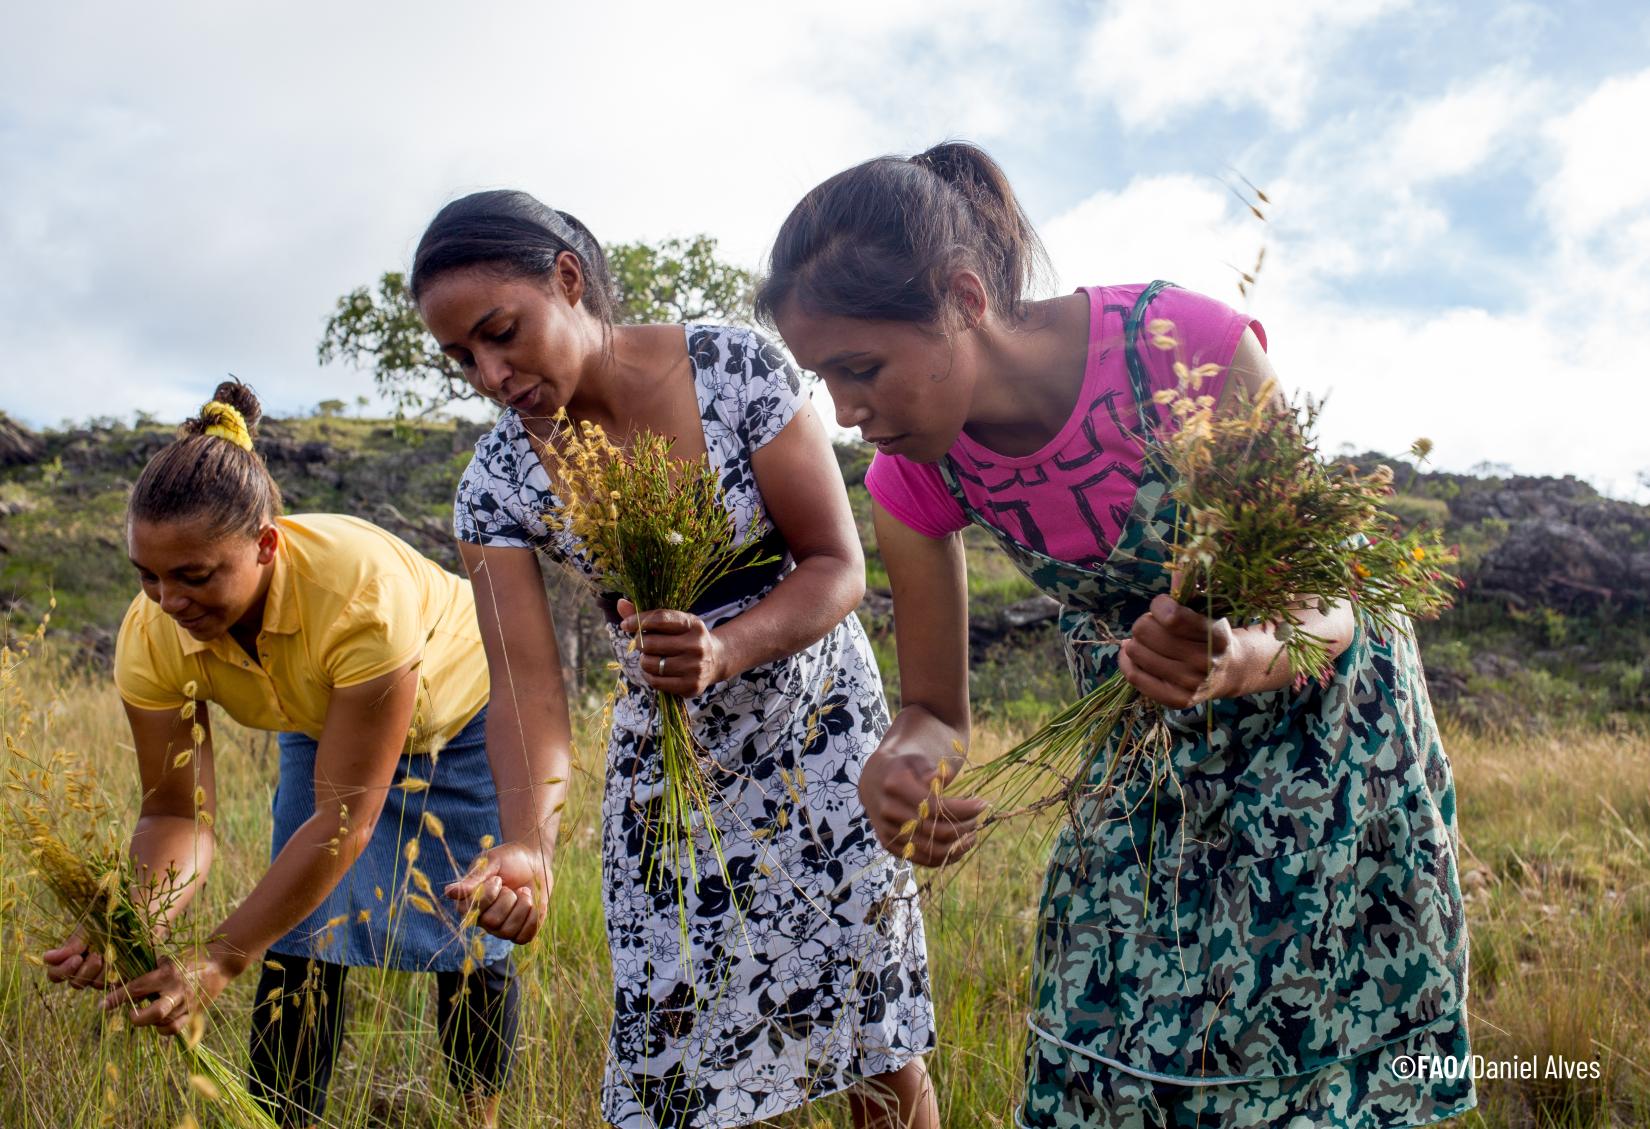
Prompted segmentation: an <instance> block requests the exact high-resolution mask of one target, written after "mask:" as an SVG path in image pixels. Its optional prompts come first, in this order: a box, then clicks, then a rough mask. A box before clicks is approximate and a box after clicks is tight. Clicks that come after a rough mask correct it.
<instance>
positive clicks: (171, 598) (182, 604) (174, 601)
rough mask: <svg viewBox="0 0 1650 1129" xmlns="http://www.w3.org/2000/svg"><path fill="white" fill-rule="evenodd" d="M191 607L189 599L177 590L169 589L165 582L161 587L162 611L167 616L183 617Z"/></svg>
mask: <svg viewBox="0 0 1650 1129" xmlns="http://www.w3.org/2000/svg"><path fill="white" fill-rule="evenodd" d="M188 606H189V597H188V596H185V595H184V594H183V593H182V592H181V591H179V590H178V589H177V588H169V587H167V585H166V584H165V582H162V583H161V586H160V610H161V611H163V612H165V613H166V614H167V615H174V616H175V615H181V614H183V611H184V609H186V608H187V607H188Z"/></svg>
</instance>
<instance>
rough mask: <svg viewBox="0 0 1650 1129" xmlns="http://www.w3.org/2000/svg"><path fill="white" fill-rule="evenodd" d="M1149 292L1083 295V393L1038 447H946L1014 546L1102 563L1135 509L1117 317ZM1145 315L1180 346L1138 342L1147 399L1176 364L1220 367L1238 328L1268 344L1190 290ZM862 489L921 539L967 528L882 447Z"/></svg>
mask: <svg viewBox="0 0 1650 1129" xmlns="http://www.w3.org/2000/svg"><path fill="white" fill-rule="evenodd" d="M1145 288H1146V287H1145V285H1144V284H1141V285H1136V286H1090V287H1083V288H1082V292H1083V293H1085V294H1087V295H1088V298H1089V357H1088V365H1087V368H1086V369H1085V371H1084V374H1083V388H1082V391H1081V393H1080V394H1079V395H1078V397H1077V404H1076V408H1075V410H1074V411H1073V412H1072V414H1071V418H1069V419H1068V420H1067V421H1066V424H1065V426H1064V427H1062V428H1061V429H1060V433H1059V434H1058V435H1056V436H1055V437H1054V438H1053V439H1051V440H1049V441H1048V443H1047V444H1045V445H1044V446H1043V448H1042V449H1041V450H1038V451H1034V452H1033V453H1031V454H1029V455H1019V456H1010V455H1000V454H998V453H997V452H995V451H992V450H990V449H989V448H987V447H984V446H982V445H981V444H979V443H977V442H976V441H974V440H973V439H970V438H969V437H968V435H967V434H966V433H964V434H959V435H958V436H957V441H956V443H954V444H953V445H952V447H951V450H950V451H949V452H948V454H949V456H950V458H951V461H952V465H953V466H954V467H955V468H956V472H957V478H958V481H959V482H960V483H961V484H962V492H963V496H964V497H965V498H967V499H968V504H969V505H970V506H972V507H973V508H974V509H975V510H977V511H978V512H979V513H980V514H981V516H983V517H984V518H985V519H986V520H987V521H988V522H990V523H991V524H992V525H994V526H996V527H997V528H998V529H1001V530H1002V531H1003V532H1005V533H1007V534H1008V535H1009V536H1011V537H1013V538H1014V539H1015V540H1016V541H1018V542H1020V543H1021V544H1023V545H1026V546H1028V547H1029V548H1032V549H1035V550H1036V551H1038V552H1040V553H1043V554H1044V555H1046V556H1050V557H1053V558H1054V559H1056V560H1061V561H1067V562H1070V563H1072V564H1076V565H1081V566H1087V567H1093V566H1095V565H1098V564H1099V563H1101V562H1103V561H1104V560H1105V559H1106V557H1107V556H1108V555H1109V554H1110V552H1111V546H1112V545H1113V544H1114V543H1115V542H1116V541H1117V537H1118V534H1119V533H1120V532H1121V531H1122V528H1123V523H1124V521H1126V520H1127V519H1128V515H1129V510H1130V508H1131V507H1132V506H1133V504H1134V494H1135V487H1136V485H1137V483H1138V482H1139V479H1140V464H1141V459H1142V456H1143V453H1144V451H1143V448H1142V446H1141V443H1140V441H1139V440H1138V438H1137V437H1136V434H1137V432H1138V431H1139V428H1140V410H1139V407H1138V405H1137V404H1136V403H1135V397H1134V393H1133V391H1132V389H1131V388H1130V384H1129V374H1128V367H1127V365H1126V363H1125V362H1124V359H1123V319H1124V318H1125V317H1126V316H1127V315H1128V312H1129V310H1130V309H1132V308H1133V306H1134V303H1135V299H1137V298H1138V297H1139V296H1140V292H1141V291H1142V290H1144V289H1145ZM1146 318H1147V322H1148V324H1149V323H1150V322H1151V321H1152V320H1155V319H1157V318H1167V319H1168V320H1169V321H1172V322H1174V324H1175V337H1176V338H1177V339H1178V341H1179V342H1180V348H1179V350H1178V351H1177V352H1173V353H1171V352H1166V351H1164V350H1160V349H1154V348H1152V347H1151V346H1150V345H1149V344H1148V343H1147V342H1146V340H1144V339H1143V340H1142V342H1141V346H1140V354H1141V356H1142V358H1143V359H1144V360H1145V362H1146V371H1147V373H1148V374H1149V375H1150V377H1151V385H1152V391H1153V392H1157V391H1160V390H1162V389H1165V388H1174V387H1175V386H1176V383H1177V382H1176V379H1175V375H1174V361H1175V360H1176V359H1177V357H1178V359H1180V360H1183V361H1185V362H1186V364H1188V365H1190V366H1193V367H1196V366H1197V365H1200V364H1206V363H1214V364H1218V365H1220V366H1221V368H1222V369H1223V370H1224V368H1225V367H1226V366H1227V365H1229V364H1230V363H1231V360H1232V355H1233V354H1234V353H1235V352H1236V351H1237V345H1238V339H1239V338H1240V337H1242V336H1243V331H1244V329H1245V328H1251V329H1253V330H1254V331H1255V336H1256V337H1258V338H1259V339H1260V343H1261V346H1262V347H1263V348H1264V347H1265V345H1266V333H1265V330H1263V329H1262V328H1261V325H1260V323H1259V322H1258V321H1253V320H1251V319H1250V318H1249V317H1248V315H1246V314H1242V313H1239V312H1238V311H1236V310H1234V309H1232V308H1231V307H1230V306H1227V305H1225V304H1224V303H1222V302H1218V301H1216V300H1215V299H1213V298H1208V297H1205V296H1204V295H1201V294H1197V293H1194V292H1192V291H1190V290H1180V289H1169V290H1165V291H1163V292H1162V293H1161V294H1159V295H1158V296H1157V298H1156V299H1155V300H1153V302H1152V303H1151V306H1150V307H1149V309H1148V310H1147V314H1146ZM1224 383H1225V373H1224V371H1223V372H1222V373H1221V375H1220V376H1219V377H1217V378H1216V379H1215V380H1213V381H1212V382H1205V383H1204V385H1203V390H1204V391H1205V392H1206V393H1208V394H1209V395H1212V396H1215V397H1218V396H1219V395H1220V391H1221V388H1222V387H1223V386H1224ZM865 488H866V489H867V490H869V491H870V492H871V497H873V498H875V499H876V500H877V502H878V503H880V504H881V506H882V508H883V509H885V510H887V511H888V512H889V513H890V514H892V515H893V516H894V517H896V518H898V519H899V520H900V521H901V522H902V523H903V524H905V525H907V526H909V527H910V528H912V529H914V530H916V531H917V532H918V533H921V534H924V535H926V536H928V537H936V538H938V537H945V536H947V535H949V534H951V533H954V532H956V531H957V530H959V529H962V528H964V527H965V526H967V525H968V517H967V515H965V514H964V513H963V508H962V507H961V506H960V505H958V504H957V500H956V499H955V498H953V497H952V496H951V493H950V491H948V490H947V489H946V486H945V481H944V479H943V478H941V476H940V472H939V469H938V468H937V467H936V466H934V465H933V464H923V463H914V462H911V461H909V460H907V459H904V458H901V457H900V456H899V455H884V454H882V453H881V452H878V453H877V455H876V456H875V458H873V459H872V460H871V467H870V469H869V470H868V471H866V474H865Z"/></svg>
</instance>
